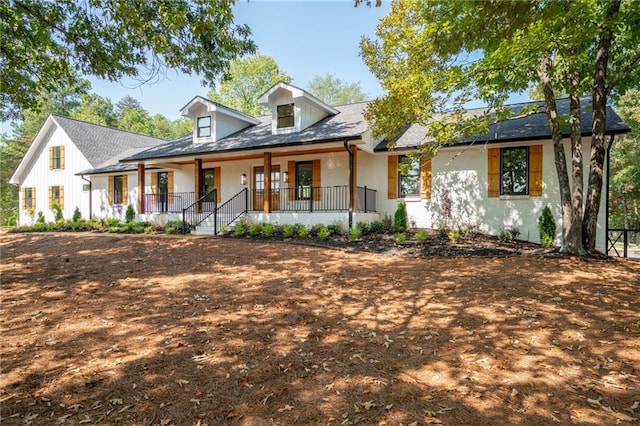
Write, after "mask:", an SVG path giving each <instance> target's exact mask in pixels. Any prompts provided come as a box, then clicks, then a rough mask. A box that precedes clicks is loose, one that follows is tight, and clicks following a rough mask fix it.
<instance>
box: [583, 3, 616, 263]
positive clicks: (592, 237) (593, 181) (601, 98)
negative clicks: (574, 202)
mask: <svg viewBox="0 0 640 426" xmlns="http://www.w3.org/2000/svg"><path fill="white" fill-rule="evenodd" d="M619 10H620V0H613V1H612V2H611V3H610V4H609V8H608V9H607V15H606V17H605V18H604V23H603V26H602V30H601V32H600V40H599V42H598V50H597V52H596V63H595V77H594V85H593V129H592V131H593V135H592V138H591V157H590V160H589V186H588V187H587V204H586V206H585V210H584V220H583V222H584V223H583V230H582V241H583V243H584V247H585V249H586V250H587V252H589V253H593V252H594V251H595V246H596V235H597V232H598V212H599V211H600V200H601V198H602V175H603V172H602V171H603V167H604V156H605V131H606V118H607V96H608V91H609V89H608V88H607V67H608V65H609V49H610V47H611V43H612V42H613V31H612V30H611V28H610V26H609V25H611V22H612V20H613V17H614V15H616V14H617V13H618V11H619Z"/></svg>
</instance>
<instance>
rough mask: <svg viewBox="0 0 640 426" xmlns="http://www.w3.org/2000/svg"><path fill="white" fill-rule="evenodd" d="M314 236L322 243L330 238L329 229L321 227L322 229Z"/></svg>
mask: <svg viewBox="0 0 640 426" xmlns="http://www.w3.org/2000/svg"><path fill="white" fill-rule="evenodd" d="M316 236H317V237H318V238H319V239H320V240H322V241H324V240H327V239H328V238H329V237H330V236H331V231H329V228H326V227H322V228H320V229H318V233H317V234H316Z"/></svg>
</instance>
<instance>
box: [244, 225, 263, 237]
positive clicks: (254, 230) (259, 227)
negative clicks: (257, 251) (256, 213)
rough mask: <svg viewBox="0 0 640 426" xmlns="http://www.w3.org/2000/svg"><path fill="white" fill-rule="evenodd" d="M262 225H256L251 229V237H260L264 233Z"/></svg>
mask: <svg viewBox="0 0 640 426" xmlns="http://www.w3.org/2000/svg"><path fill="white" fill-rule="evenodd" d="M262 229H263V228H262V223H254V224H253V225H251V226H250V227H249V231H248V232H249V235H250V236H252V237H255V236H258V235H260V234H261V233H262Z"/></svg>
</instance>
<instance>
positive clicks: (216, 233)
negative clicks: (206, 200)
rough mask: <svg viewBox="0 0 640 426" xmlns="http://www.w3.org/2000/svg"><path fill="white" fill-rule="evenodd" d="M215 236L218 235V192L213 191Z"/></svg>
mask: <svg viewBox="0 0 640 426" xmlns="http://www.w3.org/2000/svg"><path fill="white" fill-rule="evenodd" d="M213 234H214V235H218V190H217V189H216V188H214V189H213Z"/></svg>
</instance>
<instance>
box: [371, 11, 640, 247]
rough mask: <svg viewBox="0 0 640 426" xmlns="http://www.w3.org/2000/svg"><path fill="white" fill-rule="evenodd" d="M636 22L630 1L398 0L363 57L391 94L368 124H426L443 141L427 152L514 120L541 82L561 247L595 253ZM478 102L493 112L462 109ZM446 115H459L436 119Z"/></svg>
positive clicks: (631, 80) (632, 81)
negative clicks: (611, 128)
mask: <svg viewBox="0 0 640 426" xmlns="http://www.w3.org/2000/svg"><path fill="white" fill-rule="evenodd" d="M638 25H640V2H637V1H633V0H624V1H621V0H612V1H609V0H576V1H569V0H559V1H554V2H546V1H535V0H532V1H527V2H489V1H481V2H468V1H448V0H399V1H397V2H394V3H393V4H392V8H391V12H390V13H389V14H388V15H387V16H386V17H384V18H383V19H382V20H381V22H380V24H379V26H378V29H377V35H378V37H379V38H380V40H379V41H375V40H371V39H367V38H365V39H363V41H362V45H361V54H362V56H363V57H364V59H365V62H366V63H367V65H368V66H369V68H370V69H371V70H372V72H373V73H374V75H376V77H377V78H378V79H379V80H380V81H381V84H382V86H383V87H384V88H385V89H386V90H387V91H388V94H387V95H385V96H383V97H382V98H380V99H377V100H375V101H374V102H373V103H372V104H371V105H370V107H369V109H368V113H367V117H368V118H369V119H370V120H373V121H374V132H375V133H376V134H378V135H380V134H386V135H393V134H394V133H396V132H397V131H398V129H401V128H402V127H403V126H405V125H406V124H407V123H411V122H413V123H419V124H424V125H429V129H430V130H429V136H431V137H433V138H435V140H436V143H435V144H434V145H433V146H432V147H431V148H430V149H432V150H437V149H438V147H440V146H443V145H446V144H453V143H458V142H459V141H460V140H461V138H463V137H468V136H471V135H474V134H481V133H483V132H485V131H486V130H487V129H488V126H489V125H490V124H491V123H492V122H494V121H503V120H506V119H508V118H509V117H510V116H511V111H509V110H508V109H507V108H505V106H504V104H505V101H506V99H507V97H508V95H509V94H510V93H513V92H522V91H525V90H526V89H527V88H528V87H529V86H530V85H531V84H532V83H535V84H539V85H540V86H541V87H542V89H543V94H544V104H545V108H544V109H545V112H546V114H547V117H548V121H549V125H550V128H551V131H552V135H553V146H554V156H555V165H556V174H557V177H558V182H559V187H560V199H561V206H562V227H563V245H562V250H563V251H565V252H569V253H584V252H592V251H593V250H594V249H595V237H596V228H597V222H596V218H597V215H598V210H599V206H600V199H601V194H602V170H603V160H604V154H605V138H604V132H605V126H604V123H605V118H606V102H607V99H608V98H609V95H610V94H611V93H615V92H617V93H620V94H622V93H624V92H625V91H626V90H627V89H628V88H629V87H634V86H635V87H637V86H638V85H640V78H639V72H638V65H639V62H640V32H639V31H636V30H634V29H633V28H637V27H638ZM561 92H565V93H567V94H568V95H569V97H570V113H569V115H568V116H565V117H562V116H560V115H559V113H558V109H557V106H556V97H557V94H558V93H561ZM585 92H586V93H591V94H592V96H593V133H592V141H591V151H590V153H589V154H588V155H589V160H590V161H589V167H588V173H589V179H588V186H587V190H586V194H585V192H584V188H583V182H584V172H585V171H584V170H583V147H582V139H581V135H580V110H581V105H580V97H579V95H580V94H581V93H585ZM471 99H479V100H482V101H484V102H486V103H487V105H488V107H489V108H488V109H487V110H486V112H485V113H484V114H482V115H479V116H475V117H467V116H465V115H464V114H463V111H464V106H465V104H466V103H467V102H468V101H469V100H471ZM445 110H447V111H450V112H449V113H448V114H445V115H444V116H443V117H442V118H438V119H436V115H435V114H437V113H439V112H443V111H445ZM529 112H531V111H521V112H519V113H525V114H526V113H529ZM565 126H566V127H568V128H569V129H570V131H571V138H570V145H571V149H570V152H571V167H570V168H568V167H567V162H566V159H565V154H564V152H565V151H564V140H563V138H562V133H561V132H562V131H563V129H564V128H565Z"/></svg>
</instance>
